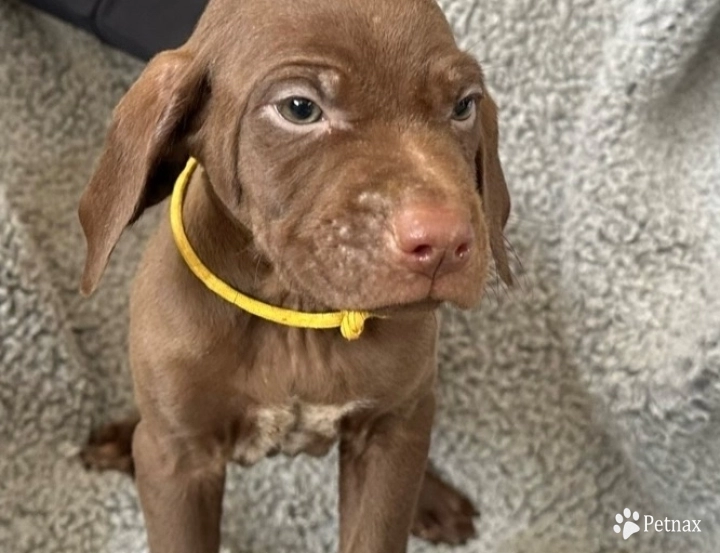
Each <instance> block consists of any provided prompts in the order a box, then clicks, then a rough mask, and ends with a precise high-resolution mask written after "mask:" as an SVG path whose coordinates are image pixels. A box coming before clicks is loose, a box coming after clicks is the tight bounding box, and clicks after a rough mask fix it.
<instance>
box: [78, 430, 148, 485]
mask: <svg viewBox="0 0 720 553" xmlns="http://www.w3.org/2000/svg"><path fill="white" fill-rule="evenodd" d="M137 423H138V421H137V420H126V421H121V422H115V423H111V424H108V425H106V426H102V427H100V428H97V429H96V430H94V431H93V432H92V434H90V439H89V440H88V443H87V445H86V446H85V447H84V448H83V450H82V451H81V452H80V459H81V460H82V462H83V464H84V465H85V467H86V468H88V469H92V470H117V471H120V472H125V473H127V474H133V472H134V468H135V467H134V465H133V459H132V436H133V432H134V431H135V426H137Z"/></svg>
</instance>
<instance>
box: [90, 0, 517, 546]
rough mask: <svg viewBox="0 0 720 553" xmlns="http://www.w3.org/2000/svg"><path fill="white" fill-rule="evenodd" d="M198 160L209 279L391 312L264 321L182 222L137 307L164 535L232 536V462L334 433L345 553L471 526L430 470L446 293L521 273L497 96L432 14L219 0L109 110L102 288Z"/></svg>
mask: <svg viewBox="0 0 720 553" xmlns="http://www.w3.org/2000/svg"><path fill="white" fill-rule="evenodd" d="M189 156H194V157H195V158H197V159H198V160H199V162H200V164H201V168H199V169H198V170H197V171H195V173H194V175H193V178H192V180H191V182H190V183H189V189H188V192H187V197H186V199H185V204H184V210H183V213H184V224H185V228H186V229H187V233H188V237H189V239H190V242H191V243H192V245H193V248H194V249H195V251H196V252H197V254H198V256H199V257H200V259H202V261H203V262H204V263H205V265H207V266H208V267H209V268H210V269H211V270H212V272H213V273H214V274H215V275H217V276H218V277H220V278H222V279H223V280H224V281H225V282H227V283H229V284H230V285H231V286H233V287H234V288H236V289H238V290H240V291H242V292H244V293H245V294H247V295H249V296H252V297H255V298H258V299H260V300H262V301H264V302H266V303H268V304H272V305H275V306H283V307H286V308H291V309H297V310H303V311H313V312H316V311H329V310H343V309H353V310H372V311H374V312H376V313H380V314H383V315H385V316H386V318H382V319H371V320H369V321H368V322H367V323H366V328H365V331H364V333H363V334H362V336H361V337H360V338H359V339H358V340H355V341H347V340H345V339H344V338H343V337H342V336H341V334H340V333H339V332H338V331H337V330H310V329H297V328H290V327H287V326H282V325H279V324H276V323H272V322H268V321H266V320H263V319H260V318H258V317H254V316H251V315H249V314H248V313H246V312H244V311H243V310H241V309H238V308H237V307H235V306H233V305H231V304H229V303H227V302H226V301H224V300H223V299H221V298H220V297H218V296H216V295H215V294H214V293H212V292H211V291H209V290H208V289H207V288H205V287H204V285H203V284H202V283H201V282H200V280H198V279H197V278H196V277H195V276H194V275H193V274H192V273H191V272H190V270H189V269H188V266H187V265H186V263H185V262H184V261H183V259H182V258H181V256H180V255H179V253H178V249H177V248H176V245H175V243H174V241H173V236H172V233H171V229H170V224H169V221H168V219H164V220H163V222H162V224H161V225H160V228H159V229H158V230H157V232H156V233H155V235H154V236H153V238H152V239H151V241H150V243H149V245H148V248H147V251H146V253H145V256H144V258H143V261H142V264H141V266H140V269H139V272H138V275H137V277H136V279H135V284H134V288H133V293H132V301H131V314H130V315H131V328H130V358H131V366H132V374H133V380H134V385H135V395H136V400H137V405H138V408H139V411H140V416H141V420H140V422H139V424H138V426H137V428H136V429H135V432H134V436H133V457H134V462H135V472H136V478H137V484H138V488H139V493H140V499H141V503H142V507H143V511H144V514H145V520H146V524H147V529H148V534H149V543H150V548H151V551H152V552H153V553H184V552H187V553H215V552H217V551H218V548H219V540H220V531H219V525H220V510H221V498H222V494H223V483H224V476H225V466H226V463H227V462H228V461H237V462H240V463H244V464H251V463H254V462H256V461H259V460H260V459H261V458H263V457H264V456H266V455H269V454H272V453H275V452H278V451H279V452H284V453H288V454H296V453H298V452H308V453H311V454H316V455H319V454H324V453H325V452H327V450H328V449H329V447H330V446H331V445H332V444H333V443H334V441H335V440H336V439H339V440H340V458H341V470H340V477H341V482H340V496H341V497H340V544H341V545H340V548H341V550H342V551H343V552H348V553H349V552H352V553H394V552H400V551H405V550H406V546H407V540H408V535H409V532H410V530H411V528H413V529H414V530H415V532H416V533H418V534H420V535H423V536H424V537H426V538H428V539H432V540H437V541H440V540H443V541H450V542H459V541H463V540H464V539H466V538H467V537H469V536H470V535H472V533H473V526H472V520H471V517H472V514H473V513H472V508H471V506H470V505H469V504H468V503H467V501H466V500H465V499H464V498H463V497H462V496H461V495H459V494H458V493H457V492H455V491H454V490H452V489H451V488H450V487H448V486H446V485H445V484H443V483H442V482H441V481H440V480H439V479H437V477H434V476H432V474H429V473H428V474H426V458H427V452H428V446H429V441H430V430H431V425H432V419H433V412H434V398H433V384H434V381H435V375H436V359H435V350H436V338H437V320H436V314H435V311H434V309H435V307H437V305H438V304H439V303H440V302H444V301H448V302H452V303H454V304H456V305H458V306H460V307H471V306H473V305H475V304H477V303H478V301H479V300H480V297H481V295H482V292H483V288H484V286H485V281H486V276H487V273H488V268H489V263H490V257H491V255H492V256H494V259H495V263H496V268H497V271H498V273H499V274H500V276H501V277H502V278H503V279H504V280H505V281H506V282H509V280H510V274H509V270H508V266H507V260H506V254H505V249H504V245H503V237H502V230H503V226H504V224H505V221H506V220H507V216H508V212H509V208H510V204H509V199H508V193H507V189H506V186H505V181H504V178H503V173H502V169H501V167H500V163H499V160H498V155H497V125H496V110H495V106H494V104H493V101H492V99H491V98H490V96H489V94H488V92H487V90H486V88H485V85H484V83H483V77H482V72H481V69H480V67H479V66H478V64H477V63H476V62H475V61H474V60H473V59H472V58H471V57H469V56H468V55H466V54H464V53H462V52H461V51H460V50H459V49H458V48H457V46H456V44H455V42H454V39H453V36H452V32H451V30H450V28H449V26H448V24H447V22H446V21H445V18H444V17H443V14H442V12H441V11H440V9H439V8H438V6H437V5H436V4H435V2H434V1H433V0H393V1H392V2H388V1H385V0H382V1H381V0H347V1H345V2H337V1H336V0H252V1H251V0H212V1H211V2H210V4H209V6H208V8H207V10H206V12H205V14H204V15H203V17H202V19H201V21H200V22H199V24H198V26H197V28H196V30H195V32H194V34H193V35H192V37H191V38H190V39H189V41H188V42H187V43H186V44H185V45H184V46H183V47H181V48H180V49H178V50H175V51H171V52H165V53H162V54H160V55H158V56H157V57H156V58H155V59H153V60H152V61H151V62H150V64H149V65H148V67H147V68H146V70H145V71H144V73H143V74H142V76H141V77H140V78H139V80H138V81H137V83H135V85H134V86H133V87H132V88H131V89H130V91H129V92H128V93H127V95H126V96H125V97H124V98H123V100H122V101H121V102H120V104H119V106H118V107H117V109H116V110H115V113H114V120H113V124H112V127H111V129H110V131H109V134H108V137H107V141H106V145H105V151H104V153H103V154H102V157H101V159H100V161H99V165H98V167H97V170H96V173H95V175H94V176H93V178H92V180H91V181H90V184H89V186H88V188H87V190H86V192H85V194H84V195H83V197H82V200H81V204H80V219H81V222H82V226H83V229H84V231H85V234H86V237H87V242H88V255H87V263H86V266H85V273H84V275H83V281H82V290H83V291H84V292H85V293H90V292H92V291H93V290H94V289H95V287H96V285H97V284H98V280H99V279H100V277H101V274H102V272H103V269H104V267H105V265H106V263H107V260H108V257H109V256H110V253H111V251H112V249H113V247H114V245H115V243H116V242H117V240H118V239H119V237H120V234H121V233H122V231H123V229H124V228H125V227H126V226H127V225H128V224H130V223H132V222H133V221H134V220H135V219H137V218H138V217H139V216H140V215H141V214H142V212H143V210H144V209H145V208H146V207H148V206H149V205H152V204H154V203H157V202H158V201H160V200H162V199H164V198H165V197H166V196H167V195H168V194H169V193H170V191H171V188H172V185H173V183H174V181H175V178H176V176H177V175H178V173H180V171H181V170H182V168H183V166H184V164H185V162H186V160H187V159H188V157H189ZM126 437H127V435H126ZM109 439H110V440H112V437H111V438H109ZM100 441H101V442H102V441H103V440H102V439H101V440H100ZM101 445H102V444H101ZM106 445H107V444H106ZM416 506H418V507H417V511H416ZM414 513H417V514H416V516H414Z"/></svg>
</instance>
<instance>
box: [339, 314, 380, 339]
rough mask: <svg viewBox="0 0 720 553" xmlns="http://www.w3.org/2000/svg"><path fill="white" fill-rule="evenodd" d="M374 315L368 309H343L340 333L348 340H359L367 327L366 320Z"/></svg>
mask: <svg viewBox="0 0 720 553" xmlns="http://www.w3.org/2000/svg"><path fill="white" fill-rule="evenodd" d="M370 317H372V315H371V314H370V313H368V312H366V311H343V312H342V321H341V322H340V333H341V334H342V335H343V338H345V339H346V340H357V339H358V338H360V335H361V334H362V331H363V330H364V329H365V321H366V320H368V319H369V318H370Z"/></svg>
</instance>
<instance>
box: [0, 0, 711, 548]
mask: <svg viewBox="0 0 720 553" xmlns="http://www.w3.org/2000/svg"><path fill="white" fill-rule="evenodd" d="M443 5H444V8H446V11H447V13H448V15H449V16H450V18H451V20H452V22H453V25H454V26H455V28H456V30H457V34H458V37H459V39H460V41H461V43H462V44H463V45H464V46H465V47H467V48H468V49H470V50H471V51H472V52H473V53H475V54H476V55H477V56H478V57H479V59H480V60H481V61H483V62H484V64H485V70H486V73H487V76H488V79H489V82H490V85H491V87H492V90H493V91H494V92H495V96H496V98H497V100H498V103H499V105H500V109H501V134H502V152H501V153H502V158H503V160H504V165H505V170H506V175H507V178H508V182H509V185H510V188H511V194H512V197H513V200H514V210H513V215H512V218H511V223H510V228H509V231H508V237H509V240H510V242H511V243H512V244H513V246H514V248H515V252H516V254H517V256H518V258H519V259H520V260H521V262H522V269H520V268H518V271H519V273H520V281H521V285H520V286H519V287H518V288H517V289H516V290H514V291H511V292H510V293H508V294H505V293H502V292H501V293H500V294H498V295H493V294H492V293H491V294H490V295H489V296H488V298H487V300H486V301H485V302H484V305H483V306H482V308H481V309H480V310H478V311H477V312H474V313H464V314H461V313H457V312H449V313H448V315H447V317H446V318H445V326H444V330H443V345H442V349H441V383H440V390H439V394H440V398H441V408H440V412H439V414H438V418H437V430H436V433H435V440H434V444H433V459H434V460H435V461H436V462H437V464H438V465H440V466H441V467H442V468H443V470H444V471H445V473H446V475H447V476H448V477H449V478H450V479H451V480H452V481H453V482H454V483H456V484H458V485H460V486H461V487H462V488H463V489H464V490H466V491H467V492H468V493H469V494H470V496H472V497H473V498H474V499H475V500H476V502H477V503H478V505H479V506H480V508H481V510H482V512H483V515H482V518H481V519H480V521H479V525H478V530H479V537H478V539H477V540H476V541H473V542H472V543H469V544H468V545H467V546H465V547H464V548H459V549H457V551H458V552H472V553H481V552H482V553H501V552H502V553H522V552H527V553H565V552H567V553H570V552H572V553H610V552H612V553H614V552H621V551H628V552H630V551H632V552H635V553H657V552H663V553H664V552H667V553H675V552H683V553H706V552H707V553H716V552H717V551H719V550H720V424H718V422H719V421H718V418H719V416H720V0H547V1H533V0H445V1H444V2H443ZM140 69H141V65H140V64H139V63H138V62H136V61H134V60H131V59H129V58H127V57H126V56H124V55H121V54H119V53H117V52H113V51H111V50H109V49H108V48H106V47H103V46H101V45H100V44H98V42H97V41H96V40H95V39H93V38H92V37H89V36H87V35H85V34H83V33H81V32H79V31H76V30H73V29H71V28H69V27H68V26H66V25H64V24H61V23H59V22H57V21H54V20H51V19H50V18H48V17H46V16H41V15H39V14H37V13H36V12H34V11H32V10H31V9H29V8H27V7H25V6H23V5H20V4H18V3H17V2H16V1H13V0H0V552H2V553H6V552H7V553H25V552H43V553H44V552H47V553H54V552H58V553H59V552H63V553H67V552H71V553H98V552H102V553H127V552H131V551H132V552H136V551H137V552H142V551H144V548H145V541H144V532H143V527H142V517H141V515H140V512H139V509H138V503H137V496H136V492H135V489H134V486H133V484H132V482H131V481H130V480H129V479H128V478H126V477H124V476H121V475H118V474H89V473H87V472H85V471H84V470H83V468H82V467H81V465H80V464H79V462H78V461H77V458H76V453H77V451H78V448H79V447H80V446H81V445H82V444H83V442H84V440H85V439H86V437H87V434H88V432H89V430H90V428H91V427H92V426H93V425H97V424H101V423H103V422H105V421H107V420H109V419H112V418H116V417H118V416H122V415H123V414H125V413H127V412H129V411H130V410H131V408H132V400H131V393H130V382H129V377H128V370H127V359H126V353H125V337H126V327H127V320H126V298H127V285H128V281H129V278H130V276H131V275H132V273H133V270H134V267H135V264H136V261H137V258H138V254H139V252H140V251H141V249H142V244H143V241H144V239H145V237H146V236H147V234H148V232H149V230H150V229H151V228H152V226H153V224H154V221H156V218H157V217H158V216H160V215H161V212H159V211H158V210H156V211H155V213H154V214H152V215H151V216H149V217H147V218H146V220H143V221H142V222H141V223H140V224H139V225H138V226H137V227H135V228H134V229H133V230H132V231H131V232H129V233H128V234H127V235H126V236H125V237H124V238H123V240H122V243H121V245H120V246H119V248H118V249H117V250H116V252H115V255H114V258H113V261H112V264H111V267H110V269H109V272H108V274H107V275H106V277H105V280H104V283H103V286H102V288H101V290H100V291H99V293H97V294H96V295H95V296H94V297H93V298H91V299H89V300H86V299H82V298H81V297H80V296H79V294H78V293H77V282H78V275H79V271H80V267H81V261H82V256H83V253H84V245H83V240H82V237H81V233H80V230H79V227H78V224H77V220H76V215H75V212H76V203H77V198H78V196H79V194H80V192H81V189H82V187H83V186H84V183H85V181H86V179H87V177H88V176H89V173H90V171H91V169H92V166H93V163H94V160H95V158H96V156H97V154H98V151H99V148H100V145H101V140H102V137H103V134H104V130H105V125H106V124H107V121H108V117H109V114H110V110H111V109H112V107H113V106H114V104H115V103H116V101H117V100H118V99H119V98H120V96H121V95H122V93H123V91H124V90H125V89H126V88H127V87H128V86H129V84H130V83H131V82H132V81H133V79H134V77H135V76H136V75H137V74H138V72H139V70H140ZM163 213H164V211H163ZM336 474H337V468H336V457H335V455H332V456H330V457H328V458H327V459H324V460H320V461H318V460H309V459H305V458H299V459H296V460H287V459H276V460H272V461H268V462H265V463H262V464H260V465H257V466H256V467H254V468H252V469H251V470H246V471H243V470H239V469H233V470H232V471H231V473H230V477H229V479H228V486H227V494H226V500H225V501H226V510H225V518H224V521H223V523H224V527H223V534H224V548H225V550H226V551H227V552H232V553H265V552H278V551H281V552H291V551H292V552H310V553H315V552H326V551H327V552H331V551H334V548H335V545H336V541H335V533H336V518H335V511H336V498H335V496H336V487H335V484H334V481H335V477H336ZM626 507H628V508H630V509H631V510H632V511H633V512H634V511H638V514H639V516H640V518H639V520H638V525H639V527H640V532H638V533H637V534H635V535H632V536H629V537H628V539H627V541H625V540H623V537H622V535H619V534H617V533H616V532H615V531H614V530H613V526H614V525H615V524H617V522H616V521H615V515H616V514H618V513H622V511H623V509H624V508H626ZM646 516H652V517H654V519H662V520H663V525H664V519H665V517H667V518H668V519H678V520H686V519H687V520H690V519H695V520H701V523H700V526H699V527H700V528H701V530H702V533H697V532H695V533H679V532H665V531H663V532H658V531H656V529H655V527H654V526H652V527H649V528H648V531H647V532H646V531H645V521H646V519H645V517H646ZM630 522H633V515H632V514H631V516H630ZM624 525H625V521H624V520H622V521H621V523H620V524H619V526H624ZM411 551H413V552H416V553H417V552H425V553H427V552H430V551H448V549H444V548H433V547H431V546H428V545H425V544H423V543H421V542H419V541H413V542H412V544H411Z"/></svg>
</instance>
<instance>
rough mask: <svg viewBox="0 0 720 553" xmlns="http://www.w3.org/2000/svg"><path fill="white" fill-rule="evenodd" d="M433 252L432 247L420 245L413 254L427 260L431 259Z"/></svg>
mask: <svg viewBox="0 0 720 553" xmlns="http://www.w3.org/2000/svg"><path fill="white" fill-rule="evenodd" d="M432 251H433V248H432V246H430V245H428V244H420V245H419V246H417V247H415V249H413V251H412V252H411V253H412V254H413V255H414V256H415V257H417V258H419V259H426V258H428V257H430V255H431V254H432Z"/></svg>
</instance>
